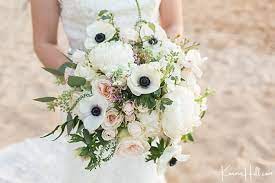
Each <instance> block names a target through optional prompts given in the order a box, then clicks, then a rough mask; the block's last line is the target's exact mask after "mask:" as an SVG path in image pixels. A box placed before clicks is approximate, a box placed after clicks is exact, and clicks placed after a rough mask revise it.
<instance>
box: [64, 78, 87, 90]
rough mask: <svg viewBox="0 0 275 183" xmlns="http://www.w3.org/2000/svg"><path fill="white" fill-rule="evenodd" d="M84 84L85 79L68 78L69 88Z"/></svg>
mask: <svg viewBox="0 0 275 183" xmlns="http://www.w3.org/2000/svg"><path fill="white" fill-rule="evenodd" d="M85 84H86V79H85V78H82V77H78V76H69V78H68V85H69V86H70V87H80V86H83V85H85Z"/></svg>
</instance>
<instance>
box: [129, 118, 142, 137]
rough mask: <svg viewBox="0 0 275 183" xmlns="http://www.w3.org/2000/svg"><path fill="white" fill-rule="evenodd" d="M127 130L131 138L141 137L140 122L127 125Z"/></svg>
mask: <svg viewBox="0 0 275 183" xmlns="http://www.w3.org/2000/svg"><path fill="white" fill-rule="evenodd" d="M127 128H128V132H129V134H130V135H131V136H132V137H139V136H141V135H142V124H141V123H140V122H137V121H135V122H131V123H129V124H128V126H127Z"/></svg>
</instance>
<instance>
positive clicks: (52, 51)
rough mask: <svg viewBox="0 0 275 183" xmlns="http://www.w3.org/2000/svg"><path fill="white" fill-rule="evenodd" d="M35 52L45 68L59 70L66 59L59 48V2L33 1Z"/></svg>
mask: <svg viewBox="0 0 275 183" xmlns="http://www.w3.org/2000/svg"><path fill="white" fill-rule="evenodd" d="M31 10H32V22H33V45H34V50H35V52H36V54H37V56H38V58H39V59H40V60H41V62H42V63H43V65H44V66H45V67H49V68H58V67H59V66H60V65H62V64H63V63H64V62H65V61H66V58H65V56H64V55H63V54H62V53H61V52H60V51H59V50H58V48H57V42H58V41H57V32H58V31H57V29H58V22H59V14H60V10H59V6H58V0H31Z"/></svg>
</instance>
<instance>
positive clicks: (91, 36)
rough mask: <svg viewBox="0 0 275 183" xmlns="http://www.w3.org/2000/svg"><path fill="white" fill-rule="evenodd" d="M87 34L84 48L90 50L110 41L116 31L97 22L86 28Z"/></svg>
mask: <svg viewBox="0 0 275 183" xmlns="http://www.w3.org/2000/svg"><path fill="white" fill-rule="evenodd" d="M87 34H88V38H87V39H86V41H85V48H86V49H92V48H94V47H95V46H97V45H98V44H100V43H104V42H107V41H110V40H111V39H112V38H113V37H114V35H115V34H116V29H115V27H114V26H113V25H112V24H110V23H107V22H103V21H97V22H95V23H93V24H91V25H89V26H88V27H87Z"/></svg>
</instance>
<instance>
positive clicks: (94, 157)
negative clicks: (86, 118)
mask: <svg viewBox="0 0 275 183" xmlns="http://www.w3.org/2000/svg"><path fill="white" fill-rule="evenodd" d="M101 134H102V130H97V131H95V132H94V133H92V134H91V133H90V132H89V131H88V130H86V129H83V130H82V133H80V134H71V139H70V141H69V142H70V143H79V142H82V143H84V144H85V146H83V147H81V148H79V149H78V154H79V156H80V157H81V158H83V159H86V160H89V163H88V165H87V167H86V169H87V170H94V169H97V168H99V167H100V166H101V164H102V163H104V162H107V161H109V160H110V159H111V158H112V157H113V155H114V153H115V149H116V141H115V140H114V141H105V140H104V139H102V137H101Z"/></svg>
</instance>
